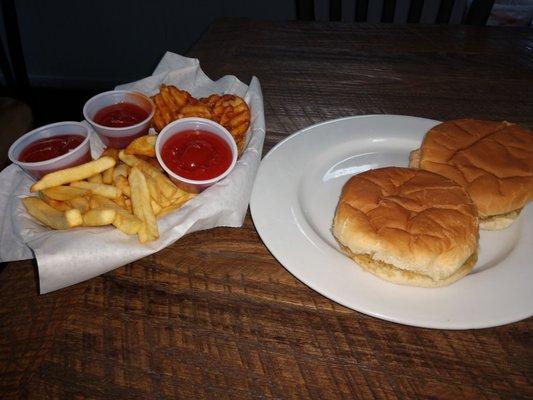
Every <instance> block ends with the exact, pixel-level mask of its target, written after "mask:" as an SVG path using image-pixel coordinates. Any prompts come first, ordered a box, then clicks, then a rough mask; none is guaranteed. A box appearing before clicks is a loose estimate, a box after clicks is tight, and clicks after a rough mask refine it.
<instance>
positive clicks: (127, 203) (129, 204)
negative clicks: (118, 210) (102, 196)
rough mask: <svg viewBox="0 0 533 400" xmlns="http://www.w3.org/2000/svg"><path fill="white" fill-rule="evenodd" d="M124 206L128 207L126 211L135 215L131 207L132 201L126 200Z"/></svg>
mask: <svg viewBox="0 0 533 400" xmlns="http://www.w3.org/2000/svg"><path fill="white" fill-rule="evenodd" d="M124 204H125V205H126V210H128V211H129V212H130V213H132V214H133V207H132V206H131V200H130V199H126V200H124Z"/></svg>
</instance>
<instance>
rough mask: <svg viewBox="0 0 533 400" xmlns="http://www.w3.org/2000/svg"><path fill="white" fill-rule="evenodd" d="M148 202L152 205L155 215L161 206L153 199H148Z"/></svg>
mask: <svg viewBox="0 0 533 400" xmlns="http://www.w3.org/2000/svg"><path fill="white" fill-rule="evenodd" d="M150 204H151V205H152V211H153V212H154V215H157V213H159V212H160V211H161V208H162V207H161V206H160V205H159V204H157V203H156V202H155V201H154V199H150Z"/></svg>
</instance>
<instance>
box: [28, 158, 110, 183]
mask: <svg viewBox="0 0 533 400" xmlns="http://www.w3.org/2000/svg"><path fill="white" fill-rule="evenodd" d="M115 164H116V161H115V160H114V159H113V158H111V157H102V158H99V159H98V160H93V161H89V162H88V163H85V164H81V165H78V166H76V167H71V168H66V169H62V170H59V171H54V172H51V173H49V174H46V175H45V176H43V177H42V178H41V179H40V180H38V181H37V182H35V183H34V184H33V185H32V186H31V188H30V191H31V192H37V191H39V190H43V189H48V188H51V187H54V186H61V185H64V184H65V183H71V182H75V181H80V180H82V179H86V178H89V177H90V176H93V175H95V174H98V173H100V172H103V171H105V170H106V169H108V168H111V167H113V166H114V165H115Z"/></svg>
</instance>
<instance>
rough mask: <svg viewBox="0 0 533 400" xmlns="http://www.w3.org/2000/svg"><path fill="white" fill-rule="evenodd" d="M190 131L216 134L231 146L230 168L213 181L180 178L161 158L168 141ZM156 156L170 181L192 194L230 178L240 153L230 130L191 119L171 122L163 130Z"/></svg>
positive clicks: (157, 145)
mask: <svg viewBox="0 0 533 400" xmlns="http://www.w3.org/2000/svg"><path fill="white" fill-rule="evenodd" d="M190 130H202V131H207V132H211V133H214V134H215V135H217V136H219V137H221V138H222V139H224V141H225V142H226V143H227V144H228V145H229V147H230V149H231V154H232V160H231V164H230V166H229V167H228V168H227V169H226V170H225V171H224V172H223V173H222V174H220V175H218V176H216V177H214V178H212V179H208V180H201V181H200V180H194V179H188V178H185V177H183V176H180V175H178V174H176V173H174V172H173V171H172V170H171V169H170V168H168V167H167V166H166V165H165V162H164V161H163V158H162V157H161V149H162V148H163V145H164V144H165V143H166V141H167V140H168V139H170V138H171V137H173V136H174V135H179V134H180V132H184V131H190ZM155 154H156V157H157V161H159V164H160V165H161V167H162V168H163V169H164V170H165V171H166V172H167V174H168V175H169V177H170V179H171V180H172V181H173V182H174V183H175V184H176V185H177V186H178V187H180V188H181V189H183V190H186V191H188V192H190V193H199V192H201V191H203V190H205V189H206V188H208V187H209V186H211V185H214V184H215V183H217V182H218V181H220V180H222V179H224V178H225V177H226V176H228V174H229V173H230V172H231V171H232V170H233V168H234V167H235V164H236V162H237V155H238V151H237V145H236V144H235V140H234V139H233V136H231V134H230V133H229V132H228V130H227V129H226V128H224V127H223V126H222V125H220V124H218V123H216V122H214V121H211V120H209V119H205V118H197V117H191V118H183V119H178V120H176V121H174V122H171V123H170V124H168V125H167V126H165V127H164V128H163V130H162V131H161V132H160V133H159V135H158V136H157V140H156V143H155Z"/></svg>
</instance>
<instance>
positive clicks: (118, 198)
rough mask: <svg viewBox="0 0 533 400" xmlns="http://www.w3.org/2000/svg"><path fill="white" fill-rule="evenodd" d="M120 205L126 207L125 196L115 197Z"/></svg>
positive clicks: (115, 200)
mask: <svg viewBox="0 0 533 400" xmlns="http://www.w3.org/2000/svg"><path fill="white" fill-rule="evenodd" d="M113 201H114V202H115V203H117V204H118V205H119V206H120V207H122V208H124V209H126V199H125V197H124V196H118V197H117V198H116V199H113Z"/></svg>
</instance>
